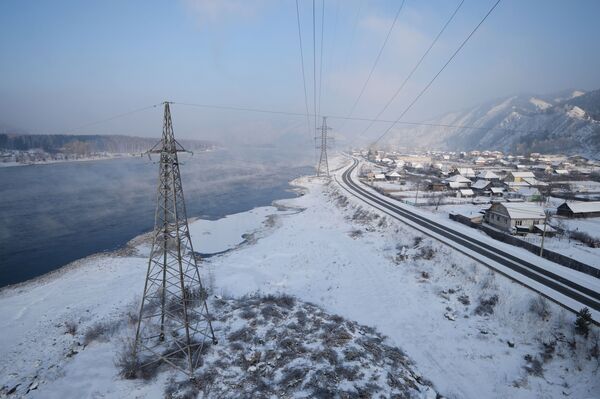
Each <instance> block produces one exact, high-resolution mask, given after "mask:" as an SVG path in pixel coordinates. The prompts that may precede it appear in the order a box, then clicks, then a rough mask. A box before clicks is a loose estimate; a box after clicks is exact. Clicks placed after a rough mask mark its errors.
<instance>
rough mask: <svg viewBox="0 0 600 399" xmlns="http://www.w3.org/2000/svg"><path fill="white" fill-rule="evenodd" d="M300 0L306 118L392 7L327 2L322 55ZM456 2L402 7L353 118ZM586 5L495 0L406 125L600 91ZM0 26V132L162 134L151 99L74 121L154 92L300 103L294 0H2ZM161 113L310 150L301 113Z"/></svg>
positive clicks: (469, 24) (448, 38)
mask: <svg viewBox="0 0 600 399" xmlns="http://www.w3.org/2000/svg"><path fill="white" fill-rule="evenodd" d="M493 3H494V2H492V1H478V2H468V1H467V2H465V3H464V4H463V5H462V7H461V8H460V9H459V11H458V12H457V14H456V17H455V18H454V20H453V21H452V23H450V24H449V26H448V28H447V29H446V31H445V32H444V34H443V35H442V36H441V37H440V40H439V41H438V42H437V43H436V45H435V46H434V47H433V49H432V51H431V53H430V54H429V55H428V56H427V58H426V59H425V60H424V62H423V64H422V65H421V66H420V67H419V68H418V70H417V72H416V73H415V74H414V76H413V78H411V79H410V81H409V82H408V83H407V84H406V86H405V88H404V89H403V91H402V92H401V94H400V96H399V97H398V99H397V100H396V101H395V102H394V103H393V104H392V105H391V106H390V108H389V109H388V111H387V112H386V113H385V114H384V115H382V117H383V118H387V119H390V118H391V119H395V118H396V117H398V116H399V115H400V114H401V112H402V111H403V109H405V107H406V106H407V105H408V104H409V103H410V102H411V101H412V99H413V98H414V97H415V96H416V95H417V94H418V93H419V92H420V90H421V89H422V88H423V87H424V86H425V85H426V83H427V82H428V81H429V80H430V79H431V78H432V76H434V74H435V73H436V72H437V71H438V70H439V69H440V67H441V66H442V65H443V64H444V62H445V61H447V59H448V58H449V56H450V55H451V54H452V53H453V52H454V51H455V49H456V48H457V47H458V45H459V44H460V43H461V41H462V40H464V39H465V37H466V36H467V35H468V34H469V32H470V31H471V30H472V29H473V28H474V27H475V26H476V25H477V23H478V22H479V21H480V20H481V18H482V17H483V16H484V15H485V13H486V12H487V11H488V10H489V9H490V7H491V6H492V4H493ZM299 4H300V20H301V32H302V39H303V44H304V47H303V56H304V68H305V74H306V87H307V99H306V102H307V103H308V108H309V112H311V113H312V112H313V110H314V108H315V101H314V100H315V99H316V103H317V104H316V105H317V106H316V108H317V113H318V114H320V115H330V116H336V115H337V116H347V115H348V114H349V112H350V109H351V108H352V104H353V103H354V102H355V100H356V99H357V97H358V94H359V93H360V91H361V87H362V85H363V83H364V82H365V81H366V79H367V76H368V75H369V71H370V69H371V68H372V66H373V64H374V61H375V59H376V56H377V54H378V52H379V51H380V48H381V46H382V43H383V42H384V39H385V37H386V35H387V33H388V30H389V27H390V26H391V24H392V21H393V19H394V15H395V14H396V12H397V9H398V7H399V4H400V2H397V1H391V0H390V1H372V2H363V1H359V0H349V1H345V0H344V1H342V0H339V1H326V2H325V3H324V4H325V8H324V15H325V18H324V20H323V21H324V25H323V46H322V50H323V51H322V53H323V57H322V58H321V46H320V43H321V41H320V28H321V12H323V11H322V9H321V4H322V3H321V2H320V1H317V2H316V6H317V9H316V10H315V13H316V26H315V31H316V38H315V42H316V44H317V46H316V48H314V49H313V46H312V44H313V35H312V31H313V26H312V11H313V10H312V2H310V1H302V0H301V1H300V2H299ZM458 4H459V1H442V0H439V1H435V2H413V1H407V2H406V4H405V5H404V8H403V9H402V10H401V12H400V13H399V15H398V20H397V22H396V24H395V26H394V29H393V30H392V31H391V33H390V37H389V41H388V42H387V45H386V47H385V49H384V50H383V52H382V54H381V58H380V59H379V62H378V64H377V67H376V68H375V69H374V71H373V74H372V77H371V79H370V80H369V83H368V85H367V86H366V90H365V91H364V94H363V96H362V97H361V99H360V101H359V102H358V104H357V107H356V111H355V112H354V116H360V117H373V116H374V115H375V114H377V112H378V111H379V110H380V109H381V108H382V107H383V105H384V104H385V103H386V102H387V100H388V99H389V98H390V96H391V95H392V94H393V92H394V91H395V90H396V89H397V88H398V87H399V85H400V84H401V83H402V81H403V80H404V79H405V77H406V76H407V75H408V73H409V71H410V70H411V68H412V67H413V66H414V65H415V63H416V62H417V60H418V59H419V57H420V56H421V55H422V54H423V52H424V51H425V50H426V49H427V47H428V46H429V45H430V43H431V42H432V40H433V39H434V37H435V36H436V35H437V33H438V32H439V31H440V29H441V27H442V26H443V25H444V22H445V21H446V20H447V19H448V17H449V16H450V15H451V14H452V12H453V11H454V10H455V8H456V7H457V5H458ZM599 14H600V3H598V2H596V1H593V0H587V1H584V0H581V1H576V2H547V1H542V0H538V1H529V2H522V1H511V0H505V1H502V2H501V3H500V5H499V6H498V8H497V9H496V10H495V11H494V13H493V14H491V15H490V17H489V18H488V19H487V20H486V21H485V24H484V25H482V27H481V29H480V30H478V31H477V32H476V34H475V35H474V36H473V38H472V39H471V40H470V41H469V43H468V44H467V45H466V46H465V48H464V49H463V50H462V51H461V53H460V54H459V55H458V56H457V57H456V59H455V60H453V62H452V63H451V64H450V65H449V66H448V68H447V69H446V70H445V71H444V72H443V73H442V74H441V75H440V77H439V79H438V80H436V82H435V83H434V84H433V85H432V87H431V88H430V90H428V92H427V93H426V94H425V95H424V96H423V97H422V98H420V99H419V101H418V102H417V103H416V104H415V106H414V107H413V108H412V109H411V111H410V112H409V113H407V115H406V116H405V118H404V120H406V121H419V120H423V119H427V118H430V117H432V116H437V115H440V114H443V113H445V112H447V111H451V110H456V109H461V108H465V107H469V106H472V105H475V104H478V103H480V102H482V101H487V100H490V99H492V98H498V97H502V96H506V95H512V94H517V93H523V92H527V93H548V92H554V91H559V90H563V89H567V88H577V89H584V90H591V89H596V88H600V75H599V74H598V73H597V71H598V70H600V51H598V50H600V48H599V46H600V45H599V43H598V41H597V38H598V36H599V33H600V26H599V25H598V24H597V21H596V18H597V15H599ZM0 31H1V33H2V34H1V35H0V51H1V52H2V54H3V58H4V60H5V62H2V63H1V64H0V74H1V75H2V77H3V78H2V79H1V80H0V109H2V112H1V113H0V123H1V124H2V125H3V126H10V127H12V128H21V129H24V130H26V131H28V132H30V133H65V132H72V133H84V134H86V133H89V134H92V133H93V134H130V135H138V136H147V137H159V135H160V129H161V117H162V112H161V110H160V108H151V109H149V110H146V111H143V112H139V113H135V114H132V115H130V116H127V117H122V118H118V119H115V120H112V121H110V122H106V123H101V124H96V125H93V126H91V127H87V128H79V127H80V126H82V125H86V124H89V123H90V122H94V121H98V120H103V119H105V118H110V117H111V116H113V115H117V114H122V113H125V112H128V111H131V110H136V109H139V108H141V107H145V106H149V105H152V104H157V103H160V102H161V101H164V100H169V101H175V102H182V103H195V104H212V105H228V106H242V107H252V108H259V109H265V110H278V111H291V112H297V113H304V112H306V104H305V97H304V88H303V87H304V84H303V80H302V72H301V66H300V50H299V46H298V28H297V24H296V8H295V4H294V2H292V1H285V2H280V1H275V0H260V1H253V2H247V1H241V0H220V1H211V0H186V1H179V2H145V1H144V2H142V1H131V2H114V3H110V2H109V3H106V2H101V1H98V2H47V3H27V2H20V1H5V2H2V3H1V4H0ZM313 54H315V55H316V57H315V58H313ZM321 60H322V61H321ZM313 61H314V62H313ZM314 70H316V75H315V74H314V73H313V71H314ZM321 71H322V72H321ZM315 78H316V79H315ZM314 86H317V90H316V91H315V90H314ZM319 87H320V89H319ZM172 111H173V117H174V123H175V131H176V134H177V135H178V137H181V138H195V139H206V140H216V141H220V142H223V143H227V144H228V145H229V146H232V145H239V146H248V145H252V146H265V145H272V144H273V143H274V142H276V143H277V144H279V145H286V143H288V142H289V141H288V140H291V139H292V138H294V140H296V142H295V143H294V144H293V145H298V143H300V142H302V143H304V145H305V146H306V147H305V148H306V149H307V151H309V152H310V151H311V149H312V142H311V139H310V137H311V135H312V134H313V128H314V124H313V121H310V123H309V124H308V125H307V123H306V118H305V117H302V116H289V115H288V116H286V115H273V114H267V113H256V112H242V111H231V110H216V109H203V108H198V107H189V106H179V105H176V104H175V105H173V107H172ZM329 123H330V125H331V126H332V127H333V129H334V132H335V133H336V134H338V135H339V136H341V138H342V142H344V139H345V140H346V142H352V141H353V140H354V139H356V135H357V134H359V132H360V131H361V130H362V127H363V126H364V125H363V124H361V123H358V122H347V123H343V122H342V121H341V120H339V119H334V118H331V119H330V121H329ZM10 129H11V128H8V130H10ZM5 130H6V129H5ZM377 133H378V130H377V129H373V133H372V134H373V135H374V136H376V135H377Z"/></svg>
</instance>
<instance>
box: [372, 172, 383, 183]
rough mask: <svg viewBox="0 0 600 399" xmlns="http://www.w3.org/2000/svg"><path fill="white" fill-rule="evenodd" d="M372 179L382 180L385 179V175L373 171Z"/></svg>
mask: <svg viewBox="0 0 600 399" xmlns="http://www.w3.org/2000/svg"><path fill="white" fill-rule="evenodd" d="M373 179H375V180H379V181H382V180H385V175H384V174H383V173H375V175H374V176H373Z"/></svg>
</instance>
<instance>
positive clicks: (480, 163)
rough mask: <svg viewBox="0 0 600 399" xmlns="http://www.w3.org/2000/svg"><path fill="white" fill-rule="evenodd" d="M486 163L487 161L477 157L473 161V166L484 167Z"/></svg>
mask: <svg viewBox="0 0 600 399" xmlns="http://www.w3.org/2000/svg"><path fill="white" fill-rule="evenodd" d="M486 162H487V160H486V159H485V158H484V157H479V158H477V159H476V160H475V165H479V166H482V165H485V163H486Z"/></svg>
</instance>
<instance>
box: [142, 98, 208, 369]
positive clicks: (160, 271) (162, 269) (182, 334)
mask: <svg viewBox="0 0 600 399" xmlns="http://www.w3.org/2000/svg"><path fill="white" fill-rule="evenodd" d="M169 104H170V103H169V102H165V103H164V105H165V109H164V121H163V132H162V139H161V141H160V142H158V143H157V144H156V145H155V146H154V147H153V148H152V149H150V150H149V151H148V152H147V154H148V156H150V154H159V156H160V161H159V173H158V190H157V191H158V192H157V204H156V213H155V224H154V232H153V240H152V249H151V251H150V257H149V259H148V271H147V274H146V283H145V285H144V292H143V296H142V304H141V306H140V314H139V319H138V325H137V329H136V335H135V345H134V352H135V355H136V356H137V357H138V359H139V361H140V364H141V366H142V367H144V366H147V365H149V364H152V363H155V362H165V363H167V364H169V365H171V366H173V367H175V368H177V369H179V370H181V371H183V372H184V373H186V374H187V375H188V376H189V377H190V378H193V377H194V370H195V369H196V367H197V366H198V364H199V363H200V361H201V359H200V357H201V353H202V350H203V348H204V346H205V345H208V342H207V341H212V343H213V344H216V343H217V340H216V338H215V334H214V332H213V328H212V324H211V321H210V315H209V313H208V306H207V305H206V299H207V292H206V290H205V289H204V288H203V286H202V282H201V280H200V272H199V271H198V264H197V260H196V255H195V253H194V249H193V247H192V240H191V237H190V231H189V227H188V223H187V215H186V209H185V201H184V199H183V187H182V184H181V175H180V172H179V160H178V158H177V153H178V152H185V149H184V148H183V147H182V146H181V144H179V142H177V140H175V136H174V133H173V124H172V120H171V110H170V108H169Z"/></svg>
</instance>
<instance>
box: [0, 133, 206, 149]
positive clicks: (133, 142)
mask: <svg viewBox="0 0 600 399" xmlns="http://www.w3.org/2000/svg"><path fill="white" fill-rule="evenodd" d="M157 142H158V139H155V138H145V137H133V136H117V135H107V136H104V135H66V134H48V135H42V134H37V135H34V134H0V149H5V150H20V151H27V150H31V149H37V148H39V149H42V150H44V151H46V152H48V153H56V152H65V153H75V154H89V153H93V152H108V153H131V152H134V153H135V152H143V151H146V150H148V149H150V148H151V147H152V146H154V145H155V144H156V143H157ZM180 142H181V144H182V145H183V146H184V147H185V148H186V149H188V150H191V151H201V150H206V149H210V148H212V147H214V146H215V144H214V143H212V142H209V141H201V140H182V141H180Z"/></svg>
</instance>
